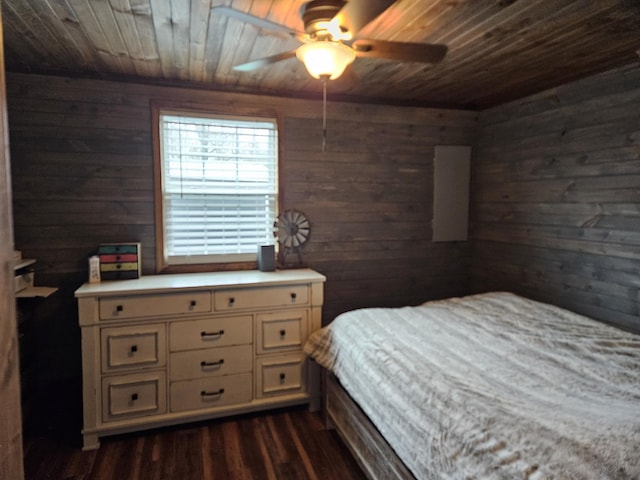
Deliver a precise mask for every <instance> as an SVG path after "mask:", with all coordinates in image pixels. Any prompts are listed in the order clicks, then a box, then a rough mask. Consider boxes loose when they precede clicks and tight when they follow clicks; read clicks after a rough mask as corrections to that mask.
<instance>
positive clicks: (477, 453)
mask: <svg viewBox="0 0 640 480" xmlns="http://www.w3.org/2000/svg"><path fill="white" fill-rule="evenodd" d="M305 351H306V353H307V354H308V355H309V356H311V357H312V358H313V359H315V360H316V361H317V362H318V363H319V364H321V365H322V366H323V367H325V368H327V369H329V370H330V371H332V372H333V373H334V374H335V375H336V377H337V378H338V379H339V380H340V382H341V384H342V385H343V387H344V388H345V389H346V391H347V392H348V393H349V394H350V396H351V397H352V398H353V399H354V400H355V401H356V402H357V403H358V404H359V405H360V407H361V408H362V410H363V411H364V412H365V413H366V415H367V416H368V417H369V419H370V420H371V421H372V423H373V424H374V425H375V426H376V428H377V429H378V430H379V431H380V433H381V434H382V435H383V436H384V437H385V439H386V440H387V442H388V443H389V444H390V446H391V447H392V448H393V449H394V451H395V452H396V454H397V455H398V456H399V458H400V459H401V460H402V461H403V462H404V464H405V465H406V466H407V468H408V469H409V470H410V471H411V472H412V473H413V474H414V475H415V476H416V478H418V479H531V480H538V479H543V478H545V479H546V478H555V479H639V478H640V336H639V335H635V334H632V333H628V332H625V331H622V330H619V329H617V328H615V327H612V326H609V325H606V324H602V323H599V322H596V321H594V320H591V319H589V318H586V317H583V316H580V315H577V314H574V313H572V312H569V311H567V310H563V309H561V308H558V307H555V306H552V305H548V304H544V303H539V302H535V301H532V300H529V299H525V298H522V297H519V296H516V295H514V294H511V293H506V292H493V293H488V294H482V295H474V296H468V297H462V298H452V299H448V300H442V301H435V302H428V303H426V304H424V305H421V306H417V307H404V308H369V309H361V310H356V311H352V312H347V313H344V314H342V315H340V316H338V317H337V318H336V319H335V320H334V321H333V322H332V323H331V324H330V325H328V326H326V327H324V328H322V329H320V330H318V331H316V332H315V333H313V334H312V335H311V337H310V338H309V340H308V342H307V344H306V345H305Z"/></svg>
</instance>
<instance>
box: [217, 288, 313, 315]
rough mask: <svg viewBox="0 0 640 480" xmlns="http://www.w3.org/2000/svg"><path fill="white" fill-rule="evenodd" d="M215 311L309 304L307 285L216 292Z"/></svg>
mask: <svg viewBox="0 0 640 480" xmlns="http://www.w3.org/2000/svg"><path fill="white" fill-rule="evenodd" d="M213 298H214V302H213V303H214V305H215V309H216V311H230V310H243V309H250V308H264V307H290V306H295V305H303V306H304V305H307V304H308V303H309V287H308V285H292V286H290V287H269V288H244V289H242V290H218V291H216V292H214V294H213Z"/></svg>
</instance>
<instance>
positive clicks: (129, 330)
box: [100, 324, 167, 373]
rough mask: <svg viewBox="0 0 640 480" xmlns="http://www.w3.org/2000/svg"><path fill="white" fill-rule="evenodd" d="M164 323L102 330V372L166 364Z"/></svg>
mask: <svg viewBox="0 0 640 480" xmlns="http://www.w3.org/2000/svg"><path fill="white" fill-rule="evenodd" d="M165 337H166V331H165V326H164V324H153V325H132V326H130V327H129V326H127V327H112V328H103V329H101V330H100V343H101V348H100V350H101V354H102V359H101V363H102V371H103V372H105V373H107V372H113V371H118V370H124V369H133V368H149V367H159V366H162V365H165V364H166V349H167V347H166V338H165Z"/></svg>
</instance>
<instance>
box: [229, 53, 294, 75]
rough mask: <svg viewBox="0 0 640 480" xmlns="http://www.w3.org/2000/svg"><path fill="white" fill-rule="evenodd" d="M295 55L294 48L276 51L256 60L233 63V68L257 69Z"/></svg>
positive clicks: (242, 69) (239, 69) (248, 70)
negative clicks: (238, 63)
mask: <svg viewBox="0 0 640 480" xmlns="http://www.w3.org/2000/svg"><path fill="white" fill-rule="evenodd" d="M295 56H296V51H295V50H291V51H288V52H282V53H276V54H275V55H271V56H269V57H263V58H258V59H257V60H252V61H251V62H247V63H241V64H240V65H235V66H234V67H233V69H234V70H237V71H239V72H250V71H252V70H257V69H258V68H262V67H266V66H267V65H271V64H274V63H276V62H279V61H281V60H286V59H288V58H293V57H295Z"/></svg>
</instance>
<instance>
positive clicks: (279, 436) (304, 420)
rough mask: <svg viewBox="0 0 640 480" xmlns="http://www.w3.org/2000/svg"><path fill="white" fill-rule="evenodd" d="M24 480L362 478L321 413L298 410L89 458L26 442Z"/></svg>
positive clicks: (50, 443) (185, 430)
mask: <svg viewBox="0 0 640 480" xmlns="http://www.w3.org/2000/svg"><path fill="white" fill-rule="evenodd" d="M3 478H4V477H3ZM7 478H9V477H7ZM25 478H26V479H28V480H31V479H33V480H41V479H44V478H65V479H69V480H72V479H73V480H91V479H96V480H98V479H107V478H118V479H122V480H126V479H131V480H142V479H145V480H146V479H150V480H151V479H154V480H169V479H178V478H181V479H182V478H184V479H190V480H235V479H254V480H322V479H333V478H336V479H337V478H339V479H341V480H358V479H362V478H363V473H362V471H361V470H360V468H359V467H358V464H357V463H356V462H355V460H354V459H353V457H352V456H351V455H350V453H349V451H348V450H347V449H346V447H345V446H344V444H343V443H342V442H341V440H340V438H339V437H338V435H337V434H336V432H335V431H330V430H327V429H326V428H325V427H324V424H323V418H322V416H321V415H320V414H319V413H310V412H308V411H307V410H306V409H293V410H289V411H284V410H280V411H276V412H273V413H270V414H265V415H247V416H240V417H234V418H229V419H225V420H217V421H210V422H206V423H205V422H202V423H196V424H191V425H186V426H182V427H180V428H178V427H175V428H165V429H160V430H154V431H151V432H146V433H140V434H128V435H121V436H115V437H110V438H107V439H104V440H103V441H102V445H101V447H100V449H99V450H95V451H90V452H83V451H82V450H81V449H80V448H79V447H78V446H74V445H73V444H72V443H69V442H68V441H60V439H57V438H56V437H55V436H54V435H51V434H50V433H49V434H48V435H42V434H41V435H36V436H27V438H26V439H25Z"/></svg>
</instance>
